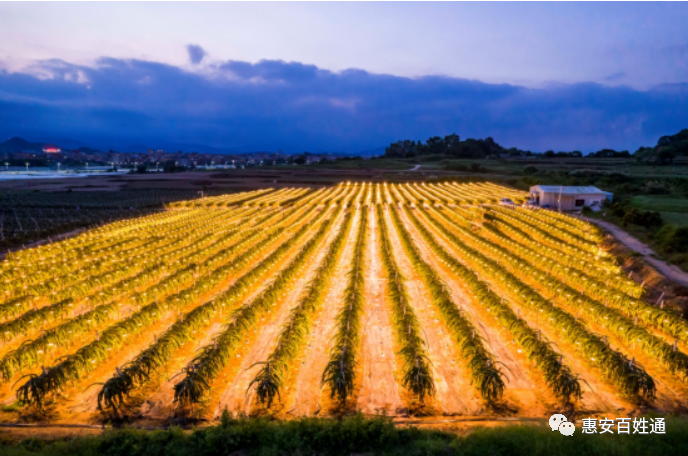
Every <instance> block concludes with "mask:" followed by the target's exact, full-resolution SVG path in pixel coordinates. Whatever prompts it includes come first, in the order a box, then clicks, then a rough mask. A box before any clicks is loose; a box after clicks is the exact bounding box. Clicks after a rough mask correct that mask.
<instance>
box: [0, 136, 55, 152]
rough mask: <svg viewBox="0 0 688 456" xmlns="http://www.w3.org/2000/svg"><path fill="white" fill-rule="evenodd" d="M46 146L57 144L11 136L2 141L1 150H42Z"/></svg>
mask: <svg viewBox="0 0 688 456" xmlns="http://www.w3.org/2000/svg"><path fill="white" fill-rule="evenodd" d="M46 147H55V145H54V144H50V143H44V142H29V141H27V140H25V139H22V138H10V139H8V140H7V141H5V142H3V143H0V152H8V153H15V152H42V151H43V149H44V148H46Z"/></svg>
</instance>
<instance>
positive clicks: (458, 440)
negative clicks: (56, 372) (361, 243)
mask: <svg viewBox="0 0 688 456" xmlns="http://www.w3.org/2000/svg"><path fill="white" fill-rule="evenodd" d="M687 436H688V421H686V419H682V418H674V419H671V418H670V419H668V420H667V430H666V434H663V435H652V434H650V435H637V434H636V435H609V434H607V435H598V434H594V435H585V434H582V433H581V432H580V426H577V430H576V433H575V434H574V435H573V436H571V437H565V436H563V435H561V434H560V433H559V432H552V431H551V430H550V428H549V427H548V426H547V425H546V424H545V423H540V424H536V425H522V426H507V427H495V428H478V429H476V430H474V431H473V432H470V433H469V434H467V435H463V436H462V435H457V434H455V433H451V432H441V431H434V430H425V429H418V428H415V427H397V426H395V425H394V424H393V423H392V421H391V419H388V418H376V419H365V418H363V417H361V416H355V417H351V418H346V419H342V420H328V419H320V418H307V419H300V420H293V421H286V422H279V421H269V420H266V419H233V418H231V417H230V416H229V415H224V416H223V418H222V424H220V425H218V426H214V427H210V428H205V429H199V430H195V431H193V432H185V431H183V430H181V429H179V428H176V429H170V430H166V431H153V432H150V431H141V430H134V429H127V430H113V431H106V432H104V433H103V434H102V435H99V436H94V437H79V438H74V439H59V440H54V441H44V440H38V439H28V440H24V441H21V442H11V441H9V440H8V439H5V441H4V442H3V441H2V440H0V453H2V454H3V455H4V456H139V455H142V456H187V455H188V456H191V455H193V456H211V455H213V456H214V455H229V454H237V455H239V454H241V455H244V454H245V455H254V454H255V455H262V456H268V455H295V454H304V455H306V454H319V455H350V454H389V455H448V454H456V455H466V456H468V455H493V456H507V455H509V456H518V455H529V456H540V455H542V456H559V455H562V456H564V455H572V456H579V455H581V454H584V455H590V456H596V455H600V456H610V455H611V456H625V455H632V456H644V455H658V454H666V455H678V454H687V453H688V438H686V437H687Z"/></svg>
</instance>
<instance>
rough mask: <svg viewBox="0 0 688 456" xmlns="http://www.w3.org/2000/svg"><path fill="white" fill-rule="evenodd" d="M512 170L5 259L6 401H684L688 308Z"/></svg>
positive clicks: (275, 407) (234, 210) (163, 216)
mask: <svg viewBox="0 0 688 456" xmlns="http://www.w3.org/2000/svg"><path fill="white" fill-rule="evenodd" d="M525 196H526V195H525V194H523V193H521V192H518V191H515V190H512V189H509V188H506V187H501V186H498V185H494V184H489V183H483V184H437V185H426V184H420V185H418V184H353V185H352V184H342V185H339V186H336V187H332V188H326V189H320V190H309V189H299V188H286V189H280V190H273V189H265V190H258V191H253V192H246V193H237V194H229V195H223V196H218V197H207V198H202V199H196V200H193V201H182V202H177V203H172V204H170V205H169V206H168V208H167V210H166V211H164V212H160V213H156V214H154V215H150V216H146V217H139V218H133V219H130V220H124V221H119V222H115V223H111V224H108V225H105V226H102V227H99V228H96V229H93V230H89V231H86V232H84V233H82V234H80V235H78V236H75V237H72V238H70V239H67V240H64V241H61V242H56V243H51V244H47V245H43V246H40V247H36V248H32V249H26V250H22V251H18V252H13V253H11V254H9V255H7V257H6V258H5V259H4V261H3V262H2V263H0V283H2V292H1V293H0V339H1V340H2V345H1V346H0V379H1V382H2V383H1V384H0V401H2V403H3V404H5V405H11V404H15V403H16V404H17V405H18V406H20V408H23V409H24V410H26V411H34V412H35V411H38V412H41V413H44V414H46V416H49V417H50V418H51V419H52V420H54V421H64V422H82V421H89V420H92V419H100V418H102V417H122V416H124V415H126V416H130V417H131V416H138V417H140V418H143V419H159V420H165V419H169V418H170V417H172V416H176V415H183V416H191V417H195V418H204V419H210V420H212V419H214V418H217V417H218V416H219V415H220V414H221V413H222V411H223V410H225V409H226V410H229V411H231V412H235V413H236V412H241V413H246V414H259V415H266V414H267V415H272V416H276V417H279V418H285V419H286V418H289V417H294V416H303V415H309V416H313V415H319V416H323V415H334V414H341V413H351V412H354V411H362V412H364V413H367V414H379V413H385V414H388V415H407V414H424V415H428V414H429V415H465V416H475V415H486V414H489V415H495V414H496V415H500V414H507V415H519V416H545V415H546V414H547V413H551V412H552V411H553V410H562V409H571V408H573V409H576V410H580V411H585V412H588V413H610V414H616V413H623V411H626V412H628V413H630V412H631V411H632V410H635V409H638V408H639V407H640V408H648V409H654V410H657V411H658V412H672V411H677V410H680V409H682V408H684V407H685V405H686V404H685V399H684V398H685V397H688V395H687V394H688V387H687V385H686V380H687V377H688V356H687V355H686V353H688V349H687V346H686V343H688V323H686V321H685V320H683V319H682V318H681V317H680V316H679V315H676V314H674V313H673V312H672V311H671V310H669V309H664V308H663V306H657V305H655V304H656V303H650V302H648V301H646V299H645V296H646V290H645V289H644V286H643V284H642V283H636V282H635V281H633V280H632V279H630V278H628V277H627V276H626V274H625V272H624V271H623V270H622V269H621V268H619V266H618V265H617V264H616V263H615V261H614V259H613V258H612V257H610V256H609V255H607V254H606V253H605V252H604V250H603V249H602V233H601V232H600V231H599V230H598V229H597V228H596V227H594V226H593V225H590V224H588V223H586V222H583V221H581V220H578V219H576V218H573V217H570V216H567V215H563V214H559V213H555V212H551V211H543V210H535V209H530V208H526V207H522V206H519V205H516V206H500V205H498V204H497V202H498V201H499V200H500V199H502V198H510V199H511V200H513V201H515V202H516V203H517V204H518V203H520V202H522V201H523V200H524V198H525Z"/></svg>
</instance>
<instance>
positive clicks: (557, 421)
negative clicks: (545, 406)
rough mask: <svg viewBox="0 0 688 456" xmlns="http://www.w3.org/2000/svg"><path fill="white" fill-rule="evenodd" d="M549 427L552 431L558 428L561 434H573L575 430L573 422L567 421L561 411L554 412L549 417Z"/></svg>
mask: <svg viewBox="0 0 688 456" xmlns="http://www.w3.org/2000/svg"><path fill="white" fill-rule="evenodd" d="M549 427H551V428H552V432H554V431H557V430H558V431H559V432H561V433H562V435H573V433H574V432H575V431H576V426H574V425H573V423H569V422H568V420H567V419H566V417H565V416H564V415H562V414H561V413H555V414H554V415H552V416H551V417H550V418H549Z"/></svg>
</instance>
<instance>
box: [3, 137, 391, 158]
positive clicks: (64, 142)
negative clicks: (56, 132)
mask: <svg viewBox="0 0 688 456" xmlns="http://www.w3.org/2000/svg"><path fill="white" fill-rule="evenodd" d="M49 147H59V148H60V149H62V150H74V149H79V150H82V151H89V150H92V151H98V150H101V151H108V150H116V151H117V152H125V153H126V152H145V151H147V150H149V149H156V150H157V149H163V150H165V151H166V152H177V151H179V150H182V151H184V152H200V153H206V154H257V153H272V152H276V151H262V150H255V151H251V152H239V151H237V150H233V149H231V148H219V147H212V146H207V145H205V144H178V143H166V142H163V143H161V144H156V146H154V147H152V146H150V145H145V144H131V145H128V146H124V147H121V146H120V147H114V146H103V145H97V146H92V145H88V144H87V143H85V142H82V141H78V140H74V139H67V138H62V139H54V140H52V139H51V140H49V141H36V142H32V141H27V140H26V139H23V138H16V137H15V138H9V139H8V140H7V141H5V142H2V143H0V152H7V153H16V152H23V151H32V152H42V151H43V149H46V148H49ZM285 153H287V154H296V153H300V152H291V151H290V152H285ZM311 153H314V154H331V155H342V156H356V155H359V156H362V157H371V156H376V155H382V154H384V153H385V148H384V147H378V148H375V149H369V150H363V151H360V152H352V153H343V152H329V151H321V150H316V151H311Z"/></svg>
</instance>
